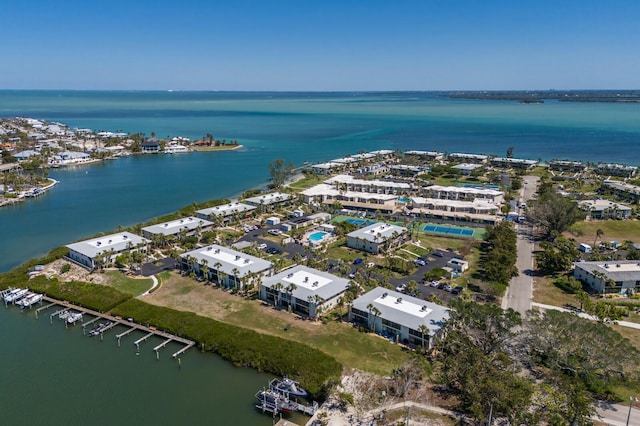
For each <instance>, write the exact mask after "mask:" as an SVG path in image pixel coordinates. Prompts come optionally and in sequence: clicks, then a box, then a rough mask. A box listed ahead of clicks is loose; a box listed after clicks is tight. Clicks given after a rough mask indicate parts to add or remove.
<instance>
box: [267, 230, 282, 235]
mask: <svg viewBox="0 0 640 426" xmlns="http://www.w3.org/2000/svg"><path fill="white" fill-rule="evenodd" d="M267 232H269V233H270V234H271V235H280V230H279V229H269V230H268V231H267Z"/></svg>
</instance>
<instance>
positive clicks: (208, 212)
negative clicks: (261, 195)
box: [196, 202, 256, 219]
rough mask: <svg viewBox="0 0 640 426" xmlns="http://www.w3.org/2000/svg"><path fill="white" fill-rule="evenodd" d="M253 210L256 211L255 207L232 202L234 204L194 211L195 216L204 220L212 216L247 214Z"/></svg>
mask: <svg viewBox="0 0 640 426" xmlns="http://www.w3.org/2000/svg"><path fill="white" fill-rule="evenodd" d="M255 209H256V207H255V206H252V205H249V204H245V203H239V202H234V203H229V204H221V205H219V206H214V207H209V208H206V209H202V210H198V211H196V214H197V215H198V217H201V218H203V219H206V218H209V217H211V216H212V215H213V216H218V217H228V216H233V215H234V214H243V213H248V212H251V211H252V210H255Z"/></svg>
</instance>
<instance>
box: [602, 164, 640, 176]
mask: <svg viewBox="0 0 640 426" xmlns="http://www.w3.org/2000/svg"><path fill="white" fill-rule="evenodd" d="M637 170H638V168H637V167H635V166H627V165H626V164H612V163H608V164H604V163H603V164H598V167H596V169H595V171H596V173H598V174H600V175H606V176H618V177H623V178H630V177H633V176H634V175H635V174H636V171H637Z"/></svg>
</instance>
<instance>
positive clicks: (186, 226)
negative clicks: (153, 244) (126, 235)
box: [142, 216, 213, 241]
mask: <svg viewBox="0 0 640 426" xmlns="http://www.w3.org/2000/svg"><path fill="white" fill-rule="evenodd" d="M212 227H213V222H211V221H209V220H206V219H201V218H197V217H191V216H190V217H185V218H182V219H176V220H170V221H168V222H163V223H158V224H156V225H151V226H145V227H144V228H142V235H143V236H144V237H145V238H149V239H150V240H152V241H153V240H155V239H156V238H158V236H159V235H162V236H164V237H176V236H178V237H180V236H189V235H194V234H196V233H200V232H203V231H208V230H209V229H211V228H212Z"/></svg>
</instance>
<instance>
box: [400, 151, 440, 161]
mask: <svg viewBox="0 0 640 426" xmlns="http://www.w3.org/2000/svg"><path fill="white" fill-rule="evenodd" d="M404 155H405V156H409V157H415V158H418V159H419V160H420V161H435V160H442V158H443V157H444V154H442V153H441V152H437V151H415V150H412V151H405V153H404Z"/></svg>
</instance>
